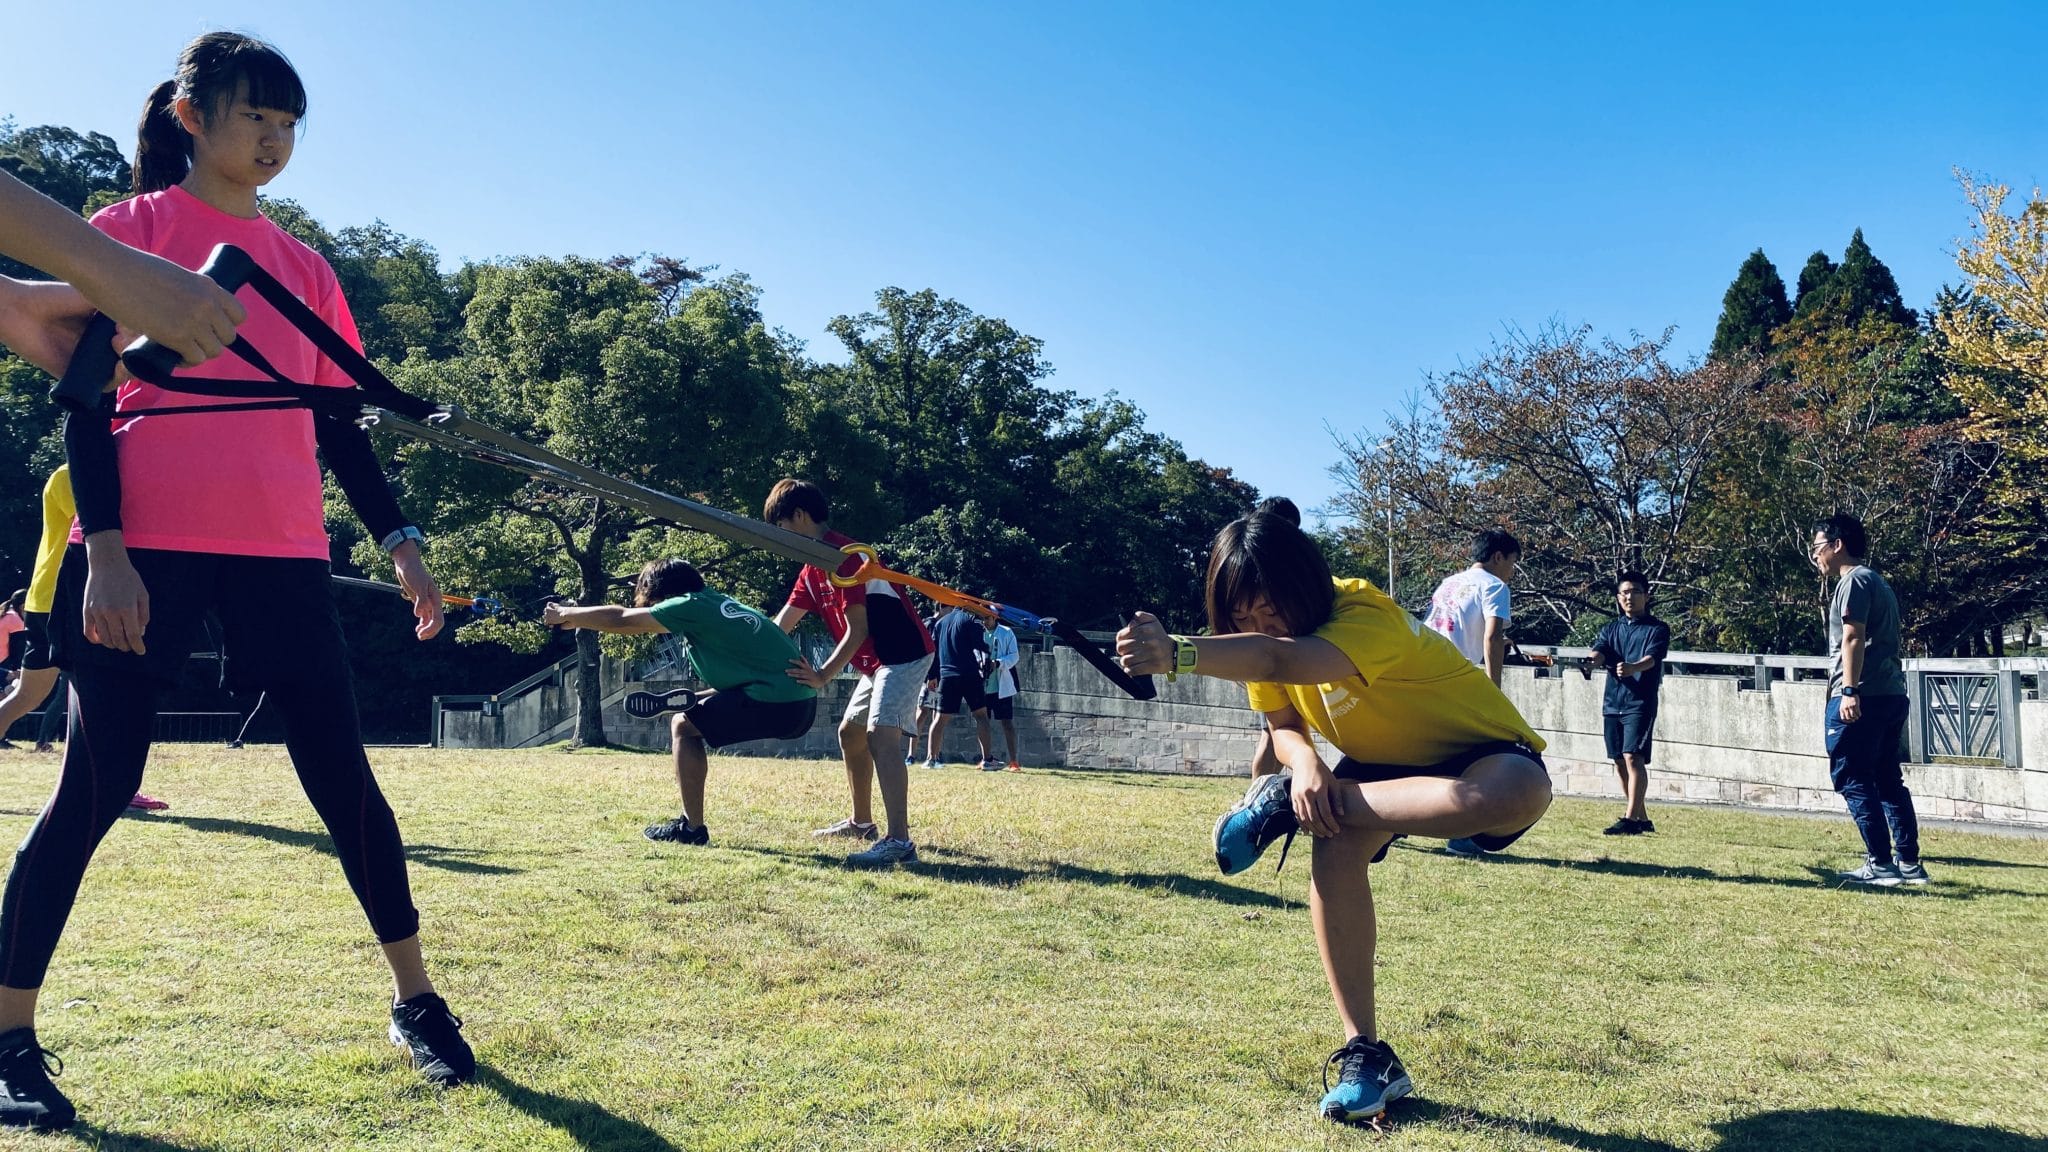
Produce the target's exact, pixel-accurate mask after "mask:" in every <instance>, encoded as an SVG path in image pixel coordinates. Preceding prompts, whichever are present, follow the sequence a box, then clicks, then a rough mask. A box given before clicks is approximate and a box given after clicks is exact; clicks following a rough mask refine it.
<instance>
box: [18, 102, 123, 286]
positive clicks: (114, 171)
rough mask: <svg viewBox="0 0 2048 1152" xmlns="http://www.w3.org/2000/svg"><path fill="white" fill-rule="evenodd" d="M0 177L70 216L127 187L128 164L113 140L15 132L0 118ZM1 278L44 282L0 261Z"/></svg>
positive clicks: (43, 130) (48, 128)
mask: <svg viewBox="0 0 2048 1152" xmlns="http://www.w3.org/2000/svg"><path fill="white" fill-rule="evenodd" d="M0 172H6V173H8V174H10V175H12V176H14V177H15V178H16V179H18V180H20V181H21V182H22V183H24V184H27V185H28V186H29V187H31V188H34V189H35V190H36V191H38V192H41V193H42V194H43V195H45V196H48V197H49V198H50V199H52V200H55V201H56V202H57V203H59V204H62V205H64V206H65V207H66V208H69V209H71V210H72V211H73V212H83V211H87V210H88V209H89V208H91V207H97V206H98V203H99V202H101V201H102V200H104V199H105V198H107V197H108V196H110V195H112V194H114V193H117V192H125V191H126V190H127V188H128V181H129V168H128V161H127V160H126V159H124V158H123V157H122V156H121V149H120V147H119V146H118V145H116V144H115V143H114V141H113V140H112V139H111V138H109V137H107V136H103V135H101V134H100V133H98V132H77V131H74V130H72V129H70V128H61V127H57V126H56V125H51V124H44V125H40V126H38V127H35V128H16V127H15V126H14V122H13V121H12V120H11V119H0ZM0 276H13V277H16V278H19V279H43V278H44V277H43V274H42V273H41V272H40V271H38V270H36V269H32V268H29V267H28V266H27V265H25V264H20V263H17V262H16V261H13V260H9V259H7V258H5V257H0Z"/></svg>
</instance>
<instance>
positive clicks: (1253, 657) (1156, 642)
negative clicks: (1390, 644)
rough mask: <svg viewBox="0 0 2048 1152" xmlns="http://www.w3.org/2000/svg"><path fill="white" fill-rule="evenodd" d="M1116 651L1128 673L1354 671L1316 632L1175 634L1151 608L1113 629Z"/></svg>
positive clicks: (1267, 678)
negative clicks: (1167, 629)
mask: <svg viewBox="0 0 2048 1152" xmlns="http://www.w3.org/2000/svg"><path fill="white" fill-rule="evenodd" d="M1116 655H1117V659H1118V661H1120V662H1121V663H1122V664H1123V668H1124V671H1126V672H1129V673H1131V674H1132V675H1134V676H1135V675H1147V674H1151V675H1156V674H1159V673H1165V674H1166V676H1167V678H1168V680H1169V681H1171V680H1174V679H1178V678H1179V677H1181V676H1185V675H1190V674H1193V675H1201V676H1212V677H1214V678H1216V679H1218V680H1235V681H1237V682H1239V683H1241V684H1334V683H1336V682H1337V681H1339V680H1342V679H1344V678H1345V677H1347V676H1356V675H1358V669H1357V667H1356V666H1354V665H1353V664H1352V663H1351V657H1349V656H1346V655H1345V654H1344V651H1343V650H1342V649H1340V648H1338V647H1337V646H1336V645H1335V644H1332V643H1330V642H1329V641H1328V640H1325V639H1323V638H1322V637H1320V636H1267V635H1264V634H1263V633H1258V632H1240V633H1236V634H1233V635H1229V636H1175V635H1171V634H1169V633H1168V632H1167V631H1166V626H1165V625H1163V624H1161V623H1160V622H1159V618H1158V617H1156V616H1154V615H1152V614H1151V613H1150V612H1139V613H1137V614H1135V615H1133V616H1132V617H1131V622H1130V623H1129V624H1127V625H1125V626H1124V628H1123V630H1122V631H1120V632H1118V633H1117V634H1116Z"/></svg>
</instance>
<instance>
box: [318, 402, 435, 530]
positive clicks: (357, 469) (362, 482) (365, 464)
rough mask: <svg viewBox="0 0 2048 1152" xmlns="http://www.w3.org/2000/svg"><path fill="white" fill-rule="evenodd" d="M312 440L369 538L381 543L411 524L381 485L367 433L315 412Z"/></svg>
mask: <svg viewBox="0 0 2048 1152" xmlns="http://www.w3.org/2000/svg"><path fill="white" fill-rule="evenodd" d="M313 439H314V440H315V441H316V442H317V443H318V444H319V445H320V455H321V457H322V458H323V459H325V460H326V461H327V467H328V469H329V470H330V471H332V472H333V473H334V479H335V482H336V483H338V484H340V485H341V490H342V493H343V494H344V495H346V496H347V497H348V505H349V507H351V508H353V509H355V511H356V519H358V520H361V521H362V522H363V527H364V528H367V529H369V532H370V539H372V540H379V541H381V540H383V539H384V538H385V537H386V536H389V535H391V534H392V533H393V532H396V531H398V530H399V529H400V528H403V527H405V526H406V525H407V524H410V523H411V521H409V520H407V519H406V518H405V513H403V512H401V511H399V510H398V499H397V497H395V496H393V495H392V494H391V485H389V484H386V483H385V482H384V468H383V466H382V465H380V464H378V463H377V451H376V449H374V448H372V447H370V434H369V433H368V432H365V431H363V429H362V428H361V427H359V426H357V425H356V424H355V423H353V422H351V421H347V420H341V419H338V418H336V417H333V416H323V415H320V414H319V413H315V414H314V415H313Z"/></svg>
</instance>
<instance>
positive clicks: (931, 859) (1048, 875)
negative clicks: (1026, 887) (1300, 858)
mask: <svg viewBox="0 0 2048 1152" xmlns="http://www.w3.org/2000/svg"><path fill="white" fill-rule="evenodd" d="M734 850H735V851H740V852H753V853H756V854H758V855H762V856H773V857H776V858H777V859H781V860H788V861H790V862H791V863H795V864H808V865H811V866H814V867H819V868H831V869H834V870H839V871H853V869H852V868H850V867H849V866H848V865H847V863H846V857H844V856H832V855H827V854H826V853H823V852H791V851H788V850H786V849H781V848H756V847H750V846H738V847H736V848H735V849H734ZM855 851H859V849H857V848H856V849H855ZM918 853H919V858H918V860H917V862H916V863H914V864H899V865H897V866H896V867H897V868H898V870H900V871H903V872H908V873H910V874H912V875H914V876H930V877H931V878H933V879H934V880H946V881H951V882H954V883H959V884H986V885H989V886H990V887H995V888H1014V887H1016V886H1017V885H1019V884H1022V883H1024V882H1025V881H1027V880H1061V881H1077V882H1079V883H1082V884H1098V885H1101V886H1103V887H1109V888H1136V889H1140V890H1146V889H1164V890H1166V891H1168V892H1171V893H1174V894H1175V895H1179V896H1192V897H1194V898H1196V899H1198V900H1214V901H1216V902H1217V903H1219V904H1235V905H1239V906H1242V907H1249V908H1292V907H1294V906H1295V905H1296V904H1297V903H1298V901H1290V900H1282V899H1281V898H1280V897H1278V896H1275V895H1273V894H1272V893H1270V892H1260V891H1257V890H1256V889H1252V888H1240V887H1238V886H1237V885H1235V884H1225V883H1222V882H1221V881H1217V880H1206V879H1197V878H1195V877H1193V876H1184V875H1181V874H1179V873H1177V872H1110V871H1106V870H1104V869H1101V868H1084V867H1082V866H1080V865H1078V864H1061V863H1057V862H1054V861H1047V862H1046V863H1045V865H1044V866H1042V867H1038V868H1019V867H1016V866H1014V865H1010V864H998V863H996V862H995V861H994V860H992V859H991V858H990V857H987V856H983V855H981V854H980V853H978V852H966V851H962V850H960V849H954V848H922V847H921V848H919V849H918Z"/></svg>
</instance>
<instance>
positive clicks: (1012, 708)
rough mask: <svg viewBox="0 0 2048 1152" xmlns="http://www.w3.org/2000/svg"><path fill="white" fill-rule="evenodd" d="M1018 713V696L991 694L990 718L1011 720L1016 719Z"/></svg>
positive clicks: (989, 702)
mask: <svg viewBox="0 0 2048 1152" xmlns="http://www.w3.org/2000/svg"><path fill="white" fill-rule="evenodd" d="M1016 715H1017V698H1016V697H1015V696H990V697H989V698H988V718H989V719H991V720H1010V719H1014V718H1015V717H1016Z"/></svg>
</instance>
